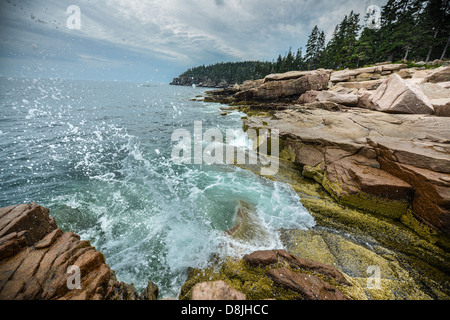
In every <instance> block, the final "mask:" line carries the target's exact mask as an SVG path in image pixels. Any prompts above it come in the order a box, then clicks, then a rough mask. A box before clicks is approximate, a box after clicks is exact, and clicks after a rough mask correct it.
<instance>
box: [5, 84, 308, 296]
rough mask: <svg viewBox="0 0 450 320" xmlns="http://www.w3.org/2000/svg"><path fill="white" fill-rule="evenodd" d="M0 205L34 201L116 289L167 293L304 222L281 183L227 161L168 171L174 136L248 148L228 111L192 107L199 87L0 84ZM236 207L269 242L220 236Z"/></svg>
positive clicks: (236, 116) (267, 245) (274, 242)
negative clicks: (196, 271) (112, 277)
mask: <svg viewBox="0 0 450 320" xmlns="http://www.w3.org/2000/svg"><path fill="white" fill-rule="evenodd" d="M0 84H1V86H0V87H1V90H0V96H1V99H0V110H1V111H0V152H1V158H2V161H1V163H0V206H2V207H3V206H8V205H12V204H17V203H24V202H36V203H38V204H40V205H43V206H46V207H48V208H50V210H51V215H53V216H54V217H55V218H56V221H57V223H58V226H59V227H60V228H62V229H64V230H71V231H74V232H75V233H77V234H79V235H80V236H81V237H82V239H86V240H90V241H91V243H92V245H94V246H95V247H96V248H97V249H98V250H100V251H102V252H103V253H104V255H105V257H106V261H107V263H108V264H109V265H110V266H111V268H112V269H114V270H115V272H116V275H117V277H118V279H119V280H120V281H124V282H127V283H134V284H135V285H136V287H137V288H138V289H142V288H144V287H145V286H146V285H147V281H148V280H152V281H153V282H155V283H156V284H157V285H158V287H159V289H160V297H161V298H164V297H176V296H177V295H178V293H179V290H180V287H181V285H182V284H183V282H184V281H185V279H186V272H187V268H189V267H197V268H202V267H206V266H207V265H208V262H209V260H210V257H211V255H212V254H214V253H217V254H218V255H219V256H228V255H231V256H240V255H242V254H245V253H250V252H253V251H255V250H261V249H274V248H282V244H281V242H280V240H279V237H278V233H277V229H280V228H302V229H304V228H309V227H311V226H313V225H314V220H313V218H312V217H311V215H309V213H308V212H307V211H306V210H305V209H304V208H303V207H302V205H301V203H300V202H299V200H300V199H299V198H298V196H297V194H296V193H295V192H294V191H293V190H292V188H291V187H290V186H288V185H285V184H282V183H278V182H273V181H270V180H268V179H265V178H262V177H260V176H257V175H255V174H253V173H251V172H249V171H246V170H243V169H240V168H238V167H235V166H232V165H222V164H219V165H213V166H208V165H193V164H192V165H175V164H174V163H173V161H172V160H171V152H172V150H173V148H174V146H175V142H172V141H171V136H172V133H173V132H174V131H175V130H177V129H187V130H189V131H190V132H192V133H193V132H194V129H193V126H194V121H202V126H203V130H207V129H210V128H217V129H220V130H221V131H223V132H224V136H225V130H233V133H234V135H233V140H232V141H226V143H229V144H233V145H237V146H239V147H241V148H248V147H249V146H250V143H251V142H249V141H248V139H247V137H246V135H245V134H244V132H242V130H241V127H242V123H241V117H242V116H243V115H242V114H240V113H239V112H233V113H232V114H230V115H228V116H226V117H223V116H221V115H220V113H221V112H222V111H221V110H220V105H218V104H212V103H204V102H198V101H191V99H192V98H194V97H195V96H197V95H199V94H202V93H203V91H204V89H200V88H195V89H194V88H191V87H173V86H169V85H165V84H146V85H140V84H137V83H118V82H92V81H68V80H55V79H53V80H52V79H11V78H8V79H6V78H0ZM239 200H244V201H246V202H249V203H252V204H253V205H255V207H256V209H257V213H258V216H259V218H260V219H261V221H262V223H263V225H264V226H265V228H266V229H267V230H268V231H269V232H270V235H271V236H270V237H268V238H267V239H264V241H263V242H261V241H260V242H245V243H244V242H239V241H236V240H232V239H230V238H229V237H228V236H226V235H225V234H224V232H223V231H224V230H227V229H229V228H231V227H232V226H233V217H234V214H235V210H236V205H237V202H238V201H239Z"/></svg>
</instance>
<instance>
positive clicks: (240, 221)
mask: <svg viewBox="0 0 450 320" xmlns="http://www.w3.org/2000/svg"><path fill="white" fill-rule="evenodd" d="M226 234H228V235H229V236H230V237H232V238H234V239H239V240H244V241H246V242H248V243H254V242H256V243H259V244H261V243H265V242H267V241H268V239H269V238H270V233H269V230H267V229H266V228H265V227H264V223H263V222H262V221H261V219H260V218H259V217H258V214H257V212H256V208H255V206H254V205H252V204H251V203H247V202H244V201H241V200H239V201H238V204H237V206H236V209H235V216H234V226H233V228H231V229H230V230H227V231H226ZM269 241H270V240H269Z"/></svg>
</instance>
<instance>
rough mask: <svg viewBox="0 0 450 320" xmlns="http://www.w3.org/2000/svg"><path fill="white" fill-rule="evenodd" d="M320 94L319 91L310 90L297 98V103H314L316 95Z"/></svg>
mask: <svg viewBox="0 0 450 320" xmlns="http://www.w3.org/2000/svg"><path fill="white" fill-rule="evenodd" d="M319 93H320V91H315V90H310V91H307V92H305V93H304V94H302V95H301V96H300V98H298V103H300V104H305V103H311V102H314V101H316V99H317V95H318V94H319Z"/></svg>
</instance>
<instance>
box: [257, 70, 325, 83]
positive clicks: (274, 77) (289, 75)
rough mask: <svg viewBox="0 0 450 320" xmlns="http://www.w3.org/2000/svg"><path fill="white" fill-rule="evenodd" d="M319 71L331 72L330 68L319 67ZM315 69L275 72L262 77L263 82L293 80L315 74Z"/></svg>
mask: <svg viewBox="0 0 450 320" xmlns="http://www.w3.org/2000/svg"><path fill="white" fill-rule="evenodd" d="M317 71H319V72H327V73H331V70H325V69H319V70H317ZM315 73H316V71H315V70H314V71H289V72H285V73H275V74H270V75H268V76H266V77H265V78H264V83H266V82H269V81H280V80H293V79H298V78H301V77H304V76H309V75H313V74H315Z"/></svg>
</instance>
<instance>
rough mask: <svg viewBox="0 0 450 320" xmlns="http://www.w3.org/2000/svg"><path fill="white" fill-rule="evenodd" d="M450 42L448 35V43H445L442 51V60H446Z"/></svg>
mask: <svg viewBox="0 0 450 320" xmlns="http://www.w3.org/2000/svg"><path fill="white" fill-rule="evenodd" d="M449 42H450V37H448V40H447V44H446V45H445V48H444V52H442V56H441V60H444V58H445V54H446V53H447V49H448V43H449Z"/></svg>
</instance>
